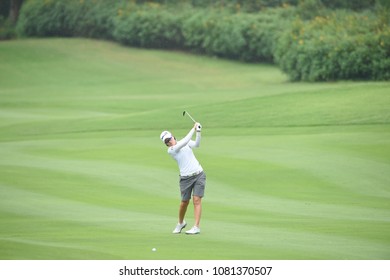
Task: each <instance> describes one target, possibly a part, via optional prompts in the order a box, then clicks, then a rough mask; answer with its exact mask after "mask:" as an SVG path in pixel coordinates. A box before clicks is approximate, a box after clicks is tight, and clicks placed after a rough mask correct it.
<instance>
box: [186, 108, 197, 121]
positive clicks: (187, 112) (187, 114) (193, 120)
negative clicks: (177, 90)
mask: <svg viewBox="0 0 390 280" xmlns="http://www.w3.org/2000/svg"><path fill="white" fill-rule="evenodd" d="M184 115H187V116H188V117H189V118H190V119H191V120H192V121H193V122H194V123H195V122H196V120H194V118H193V117H191V115H190V114H189V113H188V112H187V111H183V117H184Z"/></svg>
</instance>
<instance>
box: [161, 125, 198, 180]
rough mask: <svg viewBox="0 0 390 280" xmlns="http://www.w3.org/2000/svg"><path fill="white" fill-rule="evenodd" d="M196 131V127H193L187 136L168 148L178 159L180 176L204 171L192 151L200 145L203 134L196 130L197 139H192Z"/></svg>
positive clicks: (169, 152)
mask: <svg viewBox="0 0 390 280" xmlns="http://www.w3.org/2000/svg"><path fill="white" fill-rule="evenodd" d="M194 132H195V129H194V128H192V129H191V130H190V132H189V133H188V134H187V135H186V137H184V138H183V139H181V140H180V141H177V143H176V145H175V146H171V147H169V148H168V154H170V155H171V156H172V157H173V158H174V159H175V160H176V162H177V165H178V166H179V170H180V176H189V175H191V174H194V173H199V172H201V171H203V168H202V166H201V165H200V163H199V161H198V160H197V159H196V157H195V155H194V153H193V151H192V149H194V148H197V147H199V146H200V139H201V134H200V132H196V139H195V141H192V140H191V138H192V135H193V134H194Z"/></svg>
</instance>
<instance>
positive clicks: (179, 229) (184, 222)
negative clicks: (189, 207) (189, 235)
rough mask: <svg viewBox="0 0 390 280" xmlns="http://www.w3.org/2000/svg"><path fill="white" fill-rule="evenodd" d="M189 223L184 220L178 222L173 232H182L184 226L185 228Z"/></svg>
mask: <svg viewBox="0 0 390 280" xmlns="http://www.w3.org/2000/svg"><path fill="white" fill-rule="evenodd" d="M186 225H187V223H186V221H183V223H181V224H179V223H177V225H176V227H175V229H174V230H173V231H172V233H180V232H181V230H182V229H183V228H185V227H186Z"/></svg>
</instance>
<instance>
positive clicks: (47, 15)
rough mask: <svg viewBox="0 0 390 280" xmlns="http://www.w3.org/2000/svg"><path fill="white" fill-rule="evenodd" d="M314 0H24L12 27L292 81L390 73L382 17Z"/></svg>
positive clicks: (389, 43)
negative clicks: (254, 8)
mask: <svg viewBox="0 0 390 280" xmlns="http://www.w3.org/2000/svg"><path fill="white" fill-rule="evenodd" d="M172 1H175V0H172ZM189 1H190V0H189ZM193 1H194V0H193ZM367 1H370V0H367ZM160 2H163V1H160ZM167 2H170V1H169V0H167ZM233 2H234V1H233ZM238 2H239V1H238ZM238 2H237V3H238ZM260 2H261V1H256V0H254V1H252V2H251V1H248V2H247V3H252V4H256V3H260ZM266 2H272V1H271V0H267V1H266ZM317 2H318V0H311V1H302V4H301V5H299V6H298V7H293V6H290V5H283V6H281V7H278V8H268V9H265V10H262V11H261V12H257V13H245V12H242V11H241V10H240V6H239V5H238V6H237V5H236V6H234V7H233V10H232V7H230V8H225V7H222V6H217V7H214V8H208V9H204V8H194V7H193V6H192V5H188V1H183V3H187V5H186V4H182V5H163V4H161V3H153V2H147V3H145V4H142V5H140V4H137V3H136V1H115V0H67V1H61V0H27V1H26V2H25V4H24V5H23V7H22V10H21V13H20V17H19V22H18V26H17V29H18V32H19V33H20V34H23V35H26V36H84V37H92V38H105V39H112V40H116V41H118V42H121V43H123V44H126V45H130V46H136V47H145V48H165V49H185V50H189V51H194V52H198V53H204V54H208V55H213V56H220V57H226V58H230V59H239V60H243V61H248V62H261V61H262V62H276V63H277V64H278V65H279V66H280V67H281V69H282V70H283V71H284V72H286V73H287V74H288V75H289V76H290V78H291V80H295V81H299V80H305V81H321V80H339V79H367V80H385V79H390V76H389V75H390V61H389V59H390V58H389V57H390V53H389V52H390V29H389V28H390V27H389V24H388V23H389V22H388V19H387V18H386V17H379V16H377V15H376V14H375V13H374V12H360V13H356V12H351V11H346V10H343V11H337V12H331V11H329V10H327V9H326V8H324V7H323V6H321V7H322V8H321V9H317V7H318V5H317V4H316V3H317ZM328 2H332V1H328ZM333 2H337V1H336V0H334V1H333ZM198 4H199V3H198ZM238 4H239V3H238Z"/></svg>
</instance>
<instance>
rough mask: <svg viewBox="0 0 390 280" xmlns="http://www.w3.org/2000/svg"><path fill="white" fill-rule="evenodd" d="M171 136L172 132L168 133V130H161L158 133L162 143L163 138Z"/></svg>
mask: <svg viewBox="0 0 390 280" xmlns="http://www.w3.org/2000/svg"><path fill="white" fill-rule="evenodd" d="M171 137H172V133H170V132H169V131H166V130H165V131H163V132H161V134H160V139H161V141H163V142H164V143H165V139H168V138H171Z"/></svg>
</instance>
